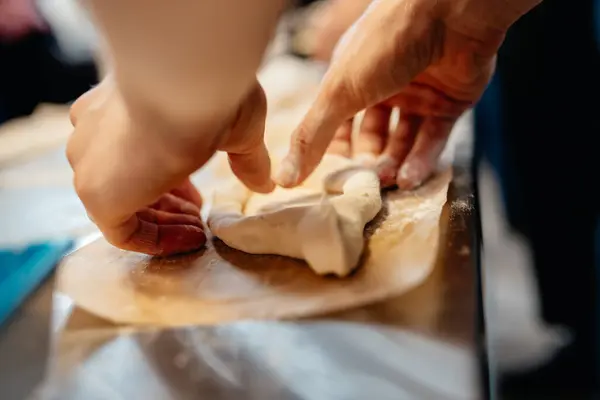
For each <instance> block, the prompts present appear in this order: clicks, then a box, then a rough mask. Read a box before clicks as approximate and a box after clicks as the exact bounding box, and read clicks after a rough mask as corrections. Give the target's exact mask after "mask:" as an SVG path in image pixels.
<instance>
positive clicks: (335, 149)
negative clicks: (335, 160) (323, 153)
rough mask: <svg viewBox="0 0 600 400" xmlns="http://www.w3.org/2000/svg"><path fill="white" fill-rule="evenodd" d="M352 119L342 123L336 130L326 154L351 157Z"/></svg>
mask: <svg viewBox="0 0 600 400" xmlns="http://www.w3.org/2000/svg"><path fill="white" fill-rule="evenodd" d="M353 124H354V118H350V119H349V120H347V121H346V122H344V123H343V124H342V125H340V127H339V128H338V129H337V130H336V132H335V135H334V136H333V140H332V141H331V143H330V144H329V147H328V148H327V153H329V154H337V155H340V156H343V157H348V158H350V157H352V126H353Z"/></svg>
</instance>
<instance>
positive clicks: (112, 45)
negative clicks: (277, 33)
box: [88, 0, 284, 140]
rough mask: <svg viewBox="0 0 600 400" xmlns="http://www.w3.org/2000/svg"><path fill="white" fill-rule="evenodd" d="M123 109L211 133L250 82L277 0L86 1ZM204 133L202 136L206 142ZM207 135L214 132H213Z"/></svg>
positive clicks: (136, 115) (274, 17)
mask: <svg viewBox="0 0 600 400" xmlns="http://www.w3.org/2000/svg"><path fill="white" fill-rule="evenodd" d="M88 1H89V6H90V10H91V11H92V14H93V17H94V18H95V20H96V23H97V26H98V27H99V29H100V30H101V31H102V33H104V37H105V38H106V40H107V47H108V49H109V52H110V58H111V59H112V63H113V65H112V67H113V73H114V76H115V78H116V81H117V85H118V87H119V90H120V91H121V94H122V95H123V98H124V100H125V103H126V106H127V108H128V110H129V112H130V115H131V116H132V118H133V119H134V120H143V121H146V122H147V123H149V122H148V121H152V122H151V123H152V124H153V125H154V126H165V127H168V128H169V132H170V134H174V133H175V132H177V131H179V132H186V131H187V129H186V128H187V127H191V126H193V127H194V128H195V129H194V133H197V132H198V127H199V126H201V127H202V128H204V129H202V131H203V132H218V131H219V130H220V129H218V128H220V127H221V126H222V125H224V124H225V122H226V120H227V119H228V118H231V117H232V115H231V114H232V113H235V111H236V109H237V107H238V106H239V104H240V102H241V101H242V99H243V98H244V97H245V96H246V95H247V94H248V91H249V90H250V89H251V88H252V86H253V83H254V81H255V74H256V70H257V69H258V67H259V65H260V62H261V59H262V56H263V53H264V51H265V49H266V47H267V45H268V42H269V40H270V38H271V35H272V33H273V31H274V28H275V26H276V23H277V20H278V17H279V15H280V13H281V12H282V10H283V6H284V1H283V0H253V1H247V0H174V1H162V0H88ZM207 139H208V138H204V140H207ZM213 139H214V138H213Z"/></svg>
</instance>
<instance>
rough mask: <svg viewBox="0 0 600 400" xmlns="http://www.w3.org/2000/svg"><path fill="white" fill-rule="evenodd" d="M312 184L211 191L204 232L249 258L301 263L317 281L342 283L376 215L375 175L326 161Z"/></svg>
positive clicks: (337, 159) (341, 162)
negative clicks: (328, 277) (329, 278)
mask: <svg viewBox="0 0 600 400" xmlns="http://www.w3.org/2000/svg"><path fill="white" fill-rule="evenodd" d="M315 175H316V176H315V178H313V179H311V180H308V181H307V182H306V183H305V184H304V185H302V186H301V187H299V188H294V189H283V188H277V189H276V190H275V192H273V193H271V194H269V195H259V194H255V193H252V192H250V191H249V190H248V189H246V188H245V187H244V186H243V185H242V184H241V183H239V182H238V181H237V180H236V181H233V182H232V183H231V185H229V186H225V187H221V188H218V189H216V190H215V193H214V195H213V204H212V208H211V211H210V214H209V218H208V226H209V228H210V230H211V232H212V233H213V235H215V236H216V237H218V238H219V239H221V240H222V241H223V242H225V243H226V244H227V245H228V246H230V247H232V248H234V249H237V250H241V251H244V252H246V253H250V254H276V255H281V256H288V257H293V258H298V259H302V260H305V261H306V262H307V263H308V265H309V266H310V267H311V269H312V270H313V271H314V272H316V273H317V274H319V275H324V274H335V275H337V276H340V277H343V276H346V275H348V274H349V273H350V272H352V270H354V269H355V268H356V266H357V265H358V262H359V259H360V256H361V254H362V252H363V249H364V246H365V241H364V237H363V231H364V228H365V225H366V224H367V223H368V222H369V221H371V220H372V219H373V218H375V216H376V215H377V213H378V212H379V211H380V210H381V206H382V200H381V193H380V187H379V179H378V177H377V175H376V174H375V173H374V172H373V171H371V170H369V169H366V168H363V167H360V166H357V165H355V164H353V163H352V162H351V161H350V160H348V159H345V158H343V157H340V156H334V155H327V156H325V158H324V160H323V162H322V163H321V165H320V166H319V168H318V169H317V171H316V172H315Z"/></svg>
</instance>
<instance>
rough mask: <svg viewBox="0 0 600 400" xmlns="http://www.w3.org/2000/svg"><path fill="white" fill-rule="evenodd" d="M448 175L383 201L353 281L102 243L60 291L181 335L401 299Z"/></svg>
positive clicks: (435, 233) (423, 271) (430, 259)
mask: <svg viewBox="0 0 600 400" xmlns="http://www.w3.org/2000/svg"><path fill="white" fill-rule="evenodd" d="M451 178H452V173H451V171H450V170H448V171H445V172H443V173H440V174H438V175H437V176H435V177H434V178H432V179H431V180H430V181H429V182H428V183H427V184H426V185H424V186H423V187H421V188H420V189H418V190H416V191H413V192H401V191H398V190H396V191H391V192H387V193H386V194H385V196H384V208H383V210H382V212H380V214H379V215H378V216H377V217H376V218H375V220H373V221H372V222H371V223H370V224H369V225H368V226H367V229H366V231H365V240H367V246H366V251H365V254H364V256H363V260H362V262H361V266H360V267H359V268H358V270H357V271H356V272H355V273H354V274H352V275H351V276H349V277H347V278H344V279H339V278H335V277H320V276H318V275H316V274H314V273H313V272H312V271H311V270H310V269H309V268H308V266H307V265H306V264H305V263H304V262H302V261H299V260H294V259H289V258H286V257H280V256H270V255H263V256H257V255H250V254H246V253H243V252H240V251H237V250H234V249H231V248H229V247H227V246H226V245H225V244H223V243H222V242H221V241H219V240H218V239H214V238H209V241H208V243H207V247H206V248H205V249H204V250H202V251H200V252H197V253H193V254H188V255H184V256H180V257H176V258H169V259H160V258H152V257H148V256H145V255H141V254H136V253H131V252H127V251H123V250H119V249H116V248H114V247H112V246H111V245H109V244H108V243H107V242H105V241H104V240H99V241H97V242H95V243H93V244H91V245H88V246H86V247H84V248H83V249H81V250H79V251H77V252H76V253H74V254H73V255H71V256H70V257H68V258H67V259H66V260H65V262H64V263H63V265H62V266H61V268H60V269H59V273H58V289H59V290H60V291H61V292H63V293H65V294H66V295H68V296H69V297H71V298H72V299H73V300H74V302H75V304H76V305H78V306H79V307H81V308H83V309H84V310H86V311H88V312H91V313H93V314H95V315H97V316H100V317H103V318H105V319H108V320H110V321H113V322H116V323H120V324H144V325H145V324H149V325H162V326H182V325H191V324H216V323H221V322H228V321H234V320H241V319H284V318H298V317H306V316H311V315H317V314H322V313H327V312H332V311H337V310H342V309H347V308H351V307H357V306H361V305H365V304H367V303H371V302H375V301H379V300H383V299H385V298H387V297H391V296H397V295H400V294H402V293H404V292H406V291H408V290H410V289H411V288H413V287H415V286H417V285H418V284H420V283H421V282H422V281H423V280H424V279H425V278H426V277H427V276H428V275H429V273H430V272H431V270H432V268H433V265H434V262H435V259H436V256H437V249H438V243H439V232H440V229H439V219H440V215H441V211H442V207H443V205H444V204H445V202H446V196H447V191H448V185H449V183H450V180H451Z"/></svg>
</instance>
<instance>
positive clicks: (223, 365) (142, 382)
mask: <svg viewBox="0 0 600 400" xmlns="http://www.w3.org/2000/svg"><path fill="white" fill-rule="evenodd" d="M39 190H40V192H39V194H38V195H39V196H43V190H44V189H43V188H40V189H39ZM38 198H39V197H38ZM473 211H474V204H473V194H472V186H471V179H470V177H469V174H468V173H467V170H466V169H465V168H455V178H454V180H453V182H452V184H451V186H450V190H449V194H448V203H447V204H446V206H445V207H444V211H443V213H442V221H441V222H442V230H441V235H442V237H441V243H442V246H441V249H440V253H439V257H438V261H437V264H436V267H435V269H434V271H433V273H432V275H431V276H430V277H429V278H428V279H427V280H426V281H425V282H424V283H423V284H422V285H420V286H419V287H417V288H416V289H414V290H412V291H411V292H409V293H407V294H405V295H403V296H401V297H399V298H395V299H390V300H388V301H385V302H381V303H377V304H373V305H370V306H366V307H361V308H358V309H352V310H346V311H344V312H339V313H335V314H330V315H325V316H321V317H319V318H311V319H306V320H301V321H295V322H240V323H234V324H228V325H222V326H198V327H189V328H184V329H167V330H164V329H155V330H152V329H147V330H131V329H128V328H123V327H117V326H111V325H110V324H108V323H106V322H105V321H102V320H96V319H95V317H93V316H91V315H86V314H85V313H84V312H83V311H81V310H78V309H75V310H74V311H72V312H71V313H70V315H65V310H67V309H69V308H68V307H67V306H65V305H64V304H63V303H65V302H66V303H68V300H66V299H64V298H62V297H61V296H57V295H56V294H54V296H53V290H52V289H53V282H52V278H51V279H50V280H49V281H48V282H46V283H45V284H44V285H43V286H42V287H41V288H40V290H38V291H37V292H36V293H35V294H34V295H33V296H31V298H30V299H29V300H28V302H27V303H26V304H25V305H24V306H23V307H21V309H20V310H19V312H18V313H17V315H15V316H14V317H13V318H12V320H11V322H10V324H9V325H8V326H6V327H4V328H3V330H2V331H0V387H2V388H3V390H4V393H8V397H7V398H8V399H11V398H23V396H24V395H25V394H26V393H28V392H31V390H32V388H34V387H36V386H37V387H38V390H37V391H36V392H35V394H34V395H33V398H40V399H61V400H67V399H86V400H87V399H119V398H128V399H135V398H144V399H145V398H151V399H171V398H177V399H187V398H198V396H199V395H200V394H201V395H202V396H207V398H211V399H239V398H246V399H265V398H273V399H322V398H327V399H363V398H367V396H372V397H374V398H378V399H403V398H406V399H479V398H482V396H481V394H480V391H481V390H480V387H479V386H480V385H479V381H480V379H479V369H478V354H477V338H476V314H477V313H476V298H477V294H476V290H475V288H476V285H475V281H476V271H475V266H474V262H473V259H474V258H473V252H474V251H475V249H476V246H475V245H474V243H473V240H474V235H473V231H472V229H471V227H472V226H473V224H474V218H475V214H474V212H473ZM53 297H54V308H53V307H52V304H53V302H52V298H53ZM69 310H70V309H69ZM53 313H54V314H53ZM64 317H67V320H66V321H65V319H64ZM53 320H54V322H55V325H54V326H53V328H52V329H48V327H49V326H51V324H52V321H53ZM57 321H59V323H58V325H57V324H56V322H57ZM50 336H51V338H52V339H53V340H52V341H51V342H52V346H50V345H49V344H48V342H49V340H48V339H49V338H50ZM4 355H7V357H5V356H4ZM46 363H47V365H48V369H47V379H46V382H45V383H44V384H42V385H40V384H39V383H40V381H41V379H42V376H43V375H44V372H45V371H44V368H43V367H44V365H45V364H46ZM242 393H243V395H242Z"/></svg>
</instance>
